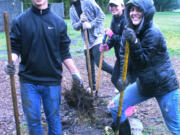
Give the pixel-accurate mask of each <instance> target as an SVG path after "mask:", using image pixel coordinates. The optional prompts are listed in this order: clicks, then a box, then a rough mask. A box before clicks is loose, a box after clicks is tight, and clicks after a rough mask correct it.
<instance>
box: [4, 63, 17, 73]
mask: <svg viewBox="0 0 180 135" xmlns="http://www.w3.org/2000/svg"><path fill="white" fill-rule="evenodd" d="M4 71H5V72H6V74H8V75H14V74H15V72H16V69H15V65H14V63H12V64H9V63H8V64H7V65H6V66H5V68H4Z"/></svg>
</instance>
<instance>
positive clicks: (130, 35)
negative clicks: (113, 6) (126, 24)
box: [123, 28, 136, 44]
mask: <svg viewBox="0 0 180 135" xmlns="http://www.w3.org/2000/svg"><path fill="white" fill-rule="evenodd" d="M123 35H124V38H125V39H126V40H127V41H129V43H130V44H135V42H136V34H135V32H134V30H133V29H131V28H126V29H125V30H124V31H123Z"/></svg>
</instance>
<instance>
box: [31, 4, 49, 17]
mask: <svg viewBox="0 0 180 135" xmlns="http://www.w3.org/2000/svg"><path fill="white" fill-rule="evenodd" d="M31 10H32V11H33V12H34V13H36V14H39V15H44V14H46V13H48V12H49V10H50V5H48V8H46V9H38V8H37V7H35V6H34V5H32V7H31Z"/></svg>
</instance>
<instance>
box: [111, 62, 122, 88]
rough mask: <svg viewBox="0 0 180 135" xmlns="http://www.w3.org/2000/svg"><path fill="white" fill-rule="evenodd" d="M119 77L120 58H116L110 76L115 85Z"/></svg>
mask: <svg viewBox="0 0 180 135" xmlns="http://www.w3.org/2000/svg"><path fill="white" fill-rule="evenodd" d="M119 77H120V60H118V59H117V60H116V62H115V64H114V70H113V73H112V77H111V81H112V83H113V84H114V86H115V87H116V83H117V81H118V79H119Z"/></svg>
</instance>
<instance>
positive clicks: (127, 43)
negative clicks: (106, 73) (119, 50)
mask: <svg viewBox="0 0 180 135" xmlns="http://www.w3.org/2000/svg"><path fill="white" fill-rule="evenodd" d="M128 59H129V42H128V41H126V49H125V57H124V64H123V74H122V79H123V80H122V81H123V83H125V81H126V75H127V68H128ZM123 96H124V90H122V91H121V93H120V98H119V108H118V117H117V121H116V131H115V135H119V124H120V118H121V113H122V104H123Z"/></svg>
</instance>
